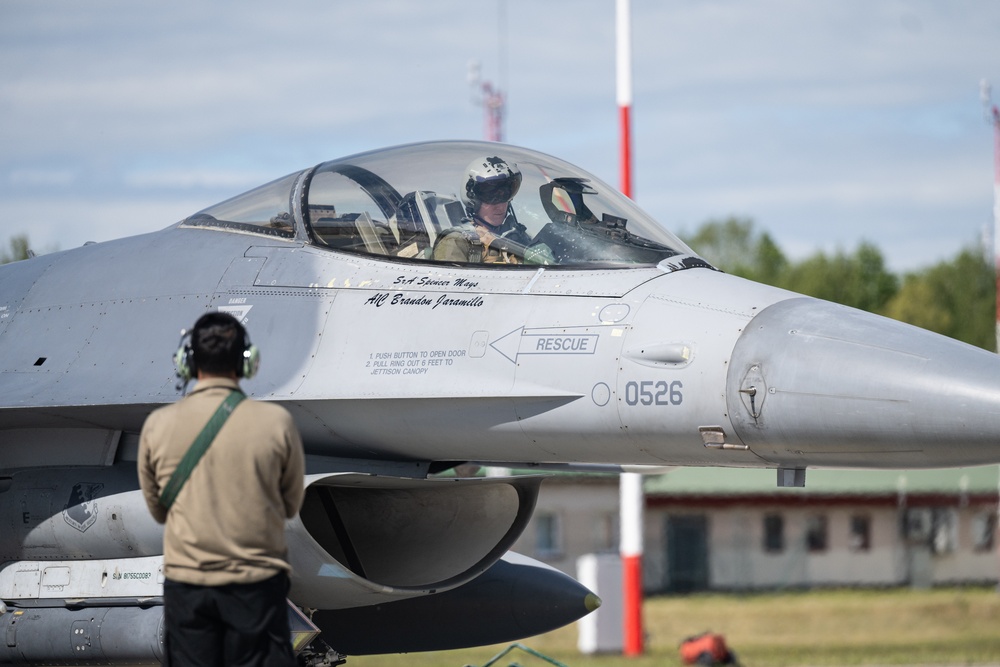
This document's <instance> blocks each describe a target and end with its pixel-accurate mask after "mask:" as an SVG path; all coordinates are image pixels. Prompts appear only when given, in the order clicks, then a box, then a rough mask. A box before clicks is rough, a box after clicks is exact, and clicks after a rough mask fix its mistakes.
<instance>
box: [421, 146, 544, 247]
mask: <svg viewBox="0 0 1000 667" xmlns="http://www.w3.org/2000/svg"><path fill="white" fill-rule="evenodd" d="M466 173H467V176H466V179H465V184H464V187H463V189H462V202H463V203H464V204H465V213H466V217H465V218H464V219H463V224H462V225H460V226H457V227H452V228H451V229H450V230H447V231H445V232H444V233H443V234H442V235H441V236H440V237H439V238H438V241H437V243H436V244H435V245H434V259H436V260H439V261H444V262H473V263H480V262H482V263H485V264H522V263H534V264H548V263H550V262H549V261H548V260H549V259H550V258H551V253H545V252H540V251H539V249H537V248H535V249H529V248H528V246H529V245H531V242H532V241H531V236H530V235H529V234H528V232H527V230H526V228H525V226H524V225H522V224H521V223H519V222H518V221H517V218H516V217H515V216H514V209H513V207H511V205H510V202H511V200H512V199H513V198H514V195H516V194H517V191H518V189H519V188H520V187H521V171H520V170H519V169H518V168H517V165H516V164H514V163H508V162H507V161H506V160H504V159H503V158H501V157H498V156H487V157H482V158H477V159H475V160H473V161H472V162H471V163H470V164H469V167H468V169H467V170H466Z"/></svg>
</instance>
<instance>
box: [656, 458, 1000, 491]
mask: <svg viewBox="0 0 1000 667" xmlns="http://www.w3.org/2000/svg"><path fill="white" fill-rule="evenodd" d="M777 477H778V476H777V471H776V470H774V469H769V470H768V469H757V468H693V467H679V468H676V469H674V470H672V471H670V472H668V473H666V474H664V475H656V476H651V477H648V478H646V481H645V485H644V488H645V490H646V493H647V495H652V496H656V495H668V496H678V495H679V496H693V495H697V496H704V495H714V496H719V495H722V496H725V495H739V496H747V495H769V496H774V495H781V494H791V495H794V494H800V495H801V494H804V495H888V494H893V495H898V494H904V493H905V494H907V495H910V494H951V493H954V494H962V493H966V494H976V495H981V494H997V491H998V488H1000V466H996V465H991V466H979V467H974V468H945V469H933V470H830V469H815V470H814V469H810V470H807V471H806V485H805V488H801V487H800V488H789V487H778V479H777Z"/></svg>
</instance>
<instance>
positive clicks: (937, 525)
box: [931, 508, 958, 554]
mask: <svg viewBox="0 0 1000 667" xmlns="http://www.w3.org/2000/svg"><path fill="white" fill-rule="evenodd" d="M957 524H958V516H957V515H956V512H955V510H953V509H951V508H940V509H935V510H934V511H933V512H932V513H931V551H932V552H934V553H935V554H948V553H951V552H952V551H954V550H955V542H956V539H955V534H956V532H957V531H956V525H957Z"/></svg>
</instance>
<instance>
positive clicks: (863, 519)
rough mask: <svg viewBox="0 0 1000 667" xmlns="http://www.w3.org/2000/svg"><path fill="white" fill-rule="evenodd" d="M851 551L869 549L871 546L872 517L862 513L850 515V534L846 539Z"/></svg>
mask: <svg viewBox="0 0 1000 667" xmlns="http://www.w3.org/2000/svg"><path fill="white" fill-rule="evenodd" d="M847 545H848V548H849V549H850V550H851V551H870V550H871V548H872V519H871V517H870V516H867V515H864V514H856V515H854V516H852V517H851V535H850V537H849V538H848V541H847Z"/></svg>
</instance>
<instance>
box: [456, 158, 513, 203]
mask: <svg viewBox="0 0 1000 667" xmlns="http://www.w3.org/2000/svg"><path fill="white" fill-rule="evenodd" d="M467 171H468V178H467V180H466V181H465V189H464V191H463V192H462V201H463V202H464V203H465V209H466V211H468V212H469V213H470V214H472V213H474V212H475V211H476V209H477V208H478V207H479V204H502V203H504V202H509V201H510V200H511V199H513V198H514V195H516V194H517V191H518V188H520V187H521V170H520V169H518V168H517V165H516V164H514V163H508V162H507V161H505V160H504V159H503V158H501V157H497V156H492V157H482V158H477V159H475V160H473V161H472V162H471V163H470V164H469V168H468V170H467Z"/></svg>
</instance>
